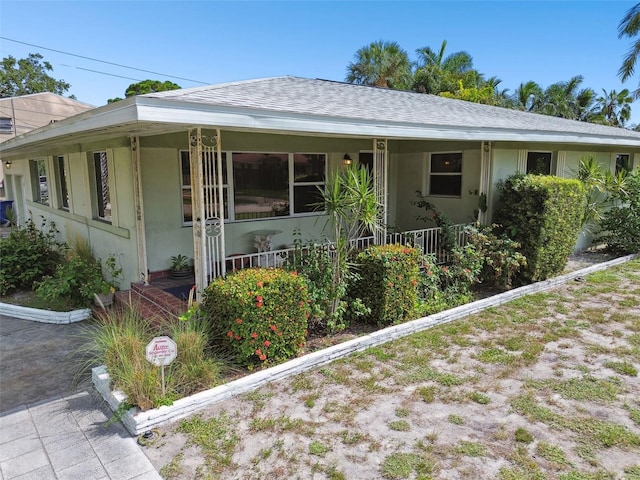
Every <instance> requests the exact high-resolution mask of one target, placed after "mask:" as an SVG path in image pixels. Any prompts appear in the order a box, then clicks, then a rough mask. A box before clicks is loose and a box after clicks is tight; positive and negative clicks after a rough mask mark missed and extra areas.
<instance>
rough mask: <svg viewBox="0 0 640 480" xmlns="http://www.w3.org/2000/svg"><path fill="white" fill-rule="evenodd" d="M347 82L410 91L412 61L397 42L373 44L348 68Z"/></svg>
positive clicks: (357, 55) (362, 49)
mask: <svg viewBox="0 0 640 480" xmlns="http://www.w3.org/2000/svg"><path fill="white" fill-rule="evenodd" d="M346 81H347V82H349V83H356V84H360V85H371V86H375V87H383V88H393V89H396V90H408V89H409V86H410V83H411V61H410V60H409V56H408V54H407V52H406V51H405V50H403V49H402V48H401V47H400V45H398V43H397V42H385V41H382V40H380V41H377V42H372V43H371V44H370V45H368V46H366V47H362V48H361V49H360V50H358V51H357V52H356V54H355V59H354V61H353V62H351V63H350V64H349V65H348V66H347V76H346Z"/></svg>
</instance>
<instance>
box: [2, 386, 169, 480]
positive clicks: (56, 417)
mask: <svg viewBox="0 0 640 480" xmlns="http://www.w3.org/2000/svg"><path fill="white" fill-rule="evenodd" d="M98 405H99V401H98V400H97V399H96V398H92V396H91V395H90V394H89V392H80V393H76V394H74V395H71V396H68V397H65V398H58V399H53V400H51V401H46V402H42V403H38V404H34V405H30V406H23V407H19V408H18V409H16V410H13V411H12V412H7V413H6V414H5V415H4V416H2V417H0V480H9V479H37V480H46V479H57V480H63V479H77V480H88V479H91V480H99V479H114V480H115V479H118V480H128V479H136V480H153V479H160V478H161V477H160V475H159V474H158V472H156V470H155V469H154V467H153V465H152V464H151V462H150V461H149V460H148V459H147V457H146V456H145V454H144V453H143V452H142V450H141V449H140V447H139V446H138V444H137V443H136V439H135V438H133V437H131V436H130V434H129V433H128V432H127V431H126V430H125V428H124V427H123V426H122V424H121V423H120V422H117V421H116V422H112V423H110V424H108V425H106V422H107V420H108V418H109V417H107V414H108V411H106V406H105V407H104V409H103V408H98Z"/></svg>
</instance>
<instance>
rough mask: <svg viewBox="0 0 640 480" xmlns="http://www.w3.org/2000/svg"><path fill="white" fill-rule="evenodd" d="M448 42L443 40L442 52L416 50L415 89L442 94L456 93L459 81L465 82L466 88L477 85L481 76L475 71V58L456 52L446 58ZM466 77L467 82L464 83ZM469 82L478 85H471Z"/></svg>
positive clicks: (424, 48) (423, 49) (425, 48)
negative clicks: (447, 92) (446, 92)
mask: <svg viewBox="0 0 640 480" xmlns="http://www.w3.org/2000/svg"><path fill="white" fill-rule="evenodd" d="M446 48H447V41H446V40H443V41H442V45H441V46H440V50H438V51H437V52H435V51H434V50H432V49H431V48H430V47H423V48H419V49H417V50H416V54H417V55H418V61H417V62H416V73H415V79H414V89H415V90H417V91H419V92H424V93H434V94H437V93H440V92H445V91H455V90H456V88H457V87H456V85H457V83H458V81H459V80H463V85H464V86H465V87H473V86H478V85H477V79H478V77H479V76H480V74H478V72H476V71H475V70H473V58H472V57H471V55H469V54H468V53H467V52H464V51H461V52H455V53H452V54H450V55H447V56H446V57H445V50H446ZM465 77H466V80H467V81H466V82H465V81H464V80H465ZM469 80H471V81H472V82H474V81H475V83H476V84H469Z"/></svg>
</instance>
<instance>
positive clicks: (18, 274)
mask: <svg viewBox="0 0 640 480" xmlns="http://www.w3.org/2000/svg"><path fill="white" fill-rule="evenodd" d="M57 233H58V232H57V230H56V228H55V225H54V224H53V223H51V224H49V226H48V227H47V225H46V221H44V220H43V222H42V228H41V229H38V228H37V227H36V225H35V223H34V222H33V220H31V219H29V220H27V222H26V223H25V226H24V227H18V228H14V229H13V230H12V231H11V234H10V235H9V237H7V238H3V239H0V258H2V261H0V295H6V294H8V293H10V292H12V291H13V290H17V289H31V287H32V285H33V282H35V281H37V280H41V279H42V277H44V276H46V275H53V273H54V272H55V270H56V267H57V266H58V265H59V264H60V262H61V261H62V259H63V255H62V251H63V250H64V244H63V243H61V242H58V241H56V239H55V236H56V234H57Z"/></svg>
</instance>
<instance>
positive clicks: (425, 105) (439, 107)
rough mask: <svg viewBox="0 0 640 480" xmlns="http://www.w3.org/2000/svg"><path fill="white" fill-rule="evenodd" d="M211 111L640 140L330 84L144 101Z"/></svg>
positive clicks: (592, 127)
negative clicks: (178, 103) (183, 104)
mask: <svg viewBox="0 0 640 480" xmlns="http://www.w3.org/2000/svg"><path fill="white" fill-rule="evenodd" d="M143 96H144V97H151V98H159V99H165V100H176V101H182V102H193V103H199V104H206V105H214V106H222V107H233V108H241V109H252V110H262V111H265V112H279V113H293V114H304V115H315V116H327V117H332V118H347V119H354V120H366V121H378V122H382V123H387V122H388V123H401V124H413V125H421V126H424V127H452V128H465V127H468V128H480V129H485V128H486V129H505V130H517V131H532V132H533V131H538V132H540V131H544V132H557V133H560V134H578V135H593V136H600V137H613V138H616V137H618V138H633V139H634V140H639V139H640V132H634V131H630V130H626V129H622V128H615V127H606V126H603V125H596V124H592V123H587V122H578V121H574V120H566V119H562V118H557V117H552V116H548V115H539V114H533V113H527V112H521V111H518V110H510V109H507V108H501V107H492V106H488V105H481V104H478V103H472V102H466V101H462V100H453V99H449V98H443V97H439V96H435V95H426V94H420V93H413V92H403V91H398V90H388V89H383V88H376V87H368V86H362V85H352V84H347V83H340V82H334V81H329V80H319V79H316V80H312V79H306V78H299V77H274V78H265V79H258V80H247V81H241V82H232V83H224V84H218V85H210V86H205V87H195V88H189V89H183V90H171V91H166V92H159V93H152V94H147V95H143Z"/></svg>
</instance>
